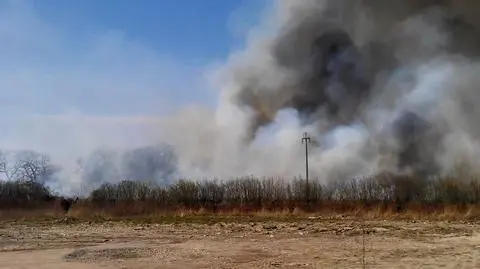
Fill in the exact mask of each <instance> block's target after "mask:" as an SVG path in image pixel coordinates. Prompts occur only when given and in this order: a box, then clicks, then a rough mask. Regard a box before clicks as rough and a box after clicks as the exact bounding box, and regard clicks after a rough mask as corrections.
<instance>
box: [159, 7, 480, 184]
mask: <svg viewBox="0 0 480 269" xmlns="http://www.w3.org/2000/svg"><path fill="white" fill-rule="evenodd" d="M275 3H277V6H276V7H275V11H274V13H273V16H272V17H271V18H268V20H267V21H266V23H265V25H264V28H261V29H257V31H256V32H255V33H254V34H252V36H251V38H250V39H249V42H248V44H247V48H246V49H245V51H243V52H241V53H237V54H235V55H232V57H231V59H230V60H229V62H228V64H227V65H226V66H225V67H224V68H223V69H222V70H220V72H219V78H220V79H219V84H220V88H221V92H220V95H221V97H220V103H219V107H218V109H217V110H216V111H214V112H211V111H208V110H206V109H204V110H202V109H195V108H192V109H191V110H185V111H182V112H180V115H177V116H176V117H174V119H170V120H169V121H168V122H167V123H166V126H168V128H166V129H164V133H163V135H164V138H166V139H169V140H170V141H171V142H172V143H174V145H175V148H176V151H177V152H178V157H179V170H180V171H181V173H183V174H187V175H193V176H202V175H216V176H221V177H222V176H238V175H242V174H257V175H284V176H287V175H298V174H300V173H302V171H303V159H302V149H303V148H302V147H301V145H300V137H301V134H302V133H303V132H304V131H308V132H309V133H310V134H311V135H312V136H313V138H314V139H315V141H316V145H318V147H315V148H314V149H313V151H312V155H311V169H312V170H313V171H312V174H313V175H315V176H317V177H319V178H321V179H325V180H327V179H331V180H337V179H346V178H349V177H352V176H357V175H371V174H375V173H379V172H387V171H388V172H393V173H437V174H442V173H448V172H449V171H450V170H451V169H453V167H454V166H455V165H456V164H459V163H463V164H468V165H470V167H471V168H472V169H478V168H477V167H480V166H478V163H477V162H478V161H477V160H479V158H478V157H480V147H479V143H478V141H477V138H478V137H479V135H480V128H478V127H476V124H475V119H476V118H477V117H478V116H480V110H479V109H476V108H475V107H476V104H477V103H478V101H480V100H479V99H480V95H479V94H478V90H477V84H478V82H480V78H479V76H478V74H480V73H479V71H480V68H479V67H480V66H479V64H478V57H479V56H480V16H479V15H480V1H474V0H460V1H459V0H455V1H454V0H444V1H440V0H438V1H434V0H408V1H407V0H405V1H385V0H357V1H352V0H301V1H299V0H282V1H276V2H275ZM477 113H478V115H477Z"/></svg>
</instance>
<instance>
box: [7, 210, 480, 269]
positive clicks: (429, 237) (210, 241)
mask: <svg viewBox="0 0 480 269" xmlns="http://www.w3.org/2000/svg"><path fill="white" fill-rule="evenodd" d="M0 268H14V269H20V268H38V269H42V268H49V269H58V268H69V269H81V268H93V269H94V268H125V269H126V268H131V269H133V268H147V269H149V268H189V269H191V268H480V224H479V223H467V222H413V221H408V222H407V221H402V222H400V221H399V222H395V221H369V222H361V221H355V220H325V219H312V218H310V219H305V220H304V221H297V222H275V221H263V222H260V221H259V222H250V223H248V222H246V223H222V222H220V223H215V224H193V223H182V224H134V223H125V222H103V223H90V222H74V223H70V221H69V219H62V220H57V221H49V222H46V221H44V222H35V223H34V222H25V221H23V222H0Z"/></svg>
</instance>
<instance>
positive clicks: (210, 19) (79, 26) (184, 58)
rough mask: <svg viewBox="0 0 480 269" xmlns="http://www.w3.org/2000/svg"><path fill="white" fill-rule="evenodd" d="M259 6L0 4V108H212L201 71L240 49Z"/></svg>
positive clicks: (109, 111)
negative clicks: (197, 105)
mask: <svg viewBox="0 0 480 269" xmlns="http://www.w3.org/2000/svg"><path fill="white" fill-rule="evenodd" d="M262 5H263V1H260V0H228V1H224V0H209V1H194V0H161V1H156V0H142V1H132V0H102V1H97V0H81V1H62V0H47V1H43V0H42V1H40V0H31V1H21V0H18V1H16V0H10V1H8V0H4V1H2V2H1V4H0V16H1V18H0V37H1V40H2V42H0V56H1V57H0V58H2V59H3V60H2V62H3V64H0V69H1V70H0V71H3V72H2V73H3V74H0V75H3V77H4V78H5V80H4V82H3V83H2V82H0V86H1V88H2V92H3V93H4V97H5V98H2V99H3V102H2V101H1V100H0V107H3V110H5V109H6V108H9V109H10V110H11V111H17V112H18V111H19V110H20V111H27V110H28V112H32V113H40V114H58V113H62V112H65V111H70V110H75V111H80V112H82V113H85V114H93V115H97V114H101V115H117V114H122V115H132V114H151V113H162V112H166V111H169V110H171V109H174V108H176V107H178V106H182V105H185V103H192V102H201V103H212V102H213V101H214V98H215V96H214V95H212V92H211V91H208V86H209V85H207V82H206V80H205V79H204V75H205V72H206V71H208V66H209V65H212V64H215V63H218V62H221V61H223V60H225V58H226V57H227V56H228V54H229V52H230V51H232V50H233V49H236V48H238V47H239V46H241V45H242V41H243V38H244V36H245V34H246V31H247V29H248V28H249V27H251V26H252V25H253V24H255V23H256V22H257V21H258V18H259V15H260V14H261V11H262V7H263V6H262ZM1 43H3V44H1ZM2 84H3V85H2ZM5 93H6V94H5Z"/></svg>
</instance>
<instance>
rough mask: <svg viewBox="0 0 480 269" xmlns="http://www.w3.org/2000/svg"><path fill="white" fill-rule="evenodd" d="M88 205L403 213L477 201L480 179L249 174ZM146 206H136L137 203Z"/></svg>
mask: <svg viewBox="0 0 480 269" xmlns="http://www.w3.org/2000/svg"><path fill="white" fill-rule="evenodd" d="M88 201H89V203H91V205H92V206H95V207H97V208H104V209H108V208H115V207H118V208H122V210H123V211H120V213H121V212H123V213H125V212H131V213H134V212H135V211H136V210H137V211H138V210H140V211H141V212H138V213H148V212H146V211H148V210H149V209H151V210H179V209H191V210H198V209H202V210H207V211H213V212H217V211H232V210H236V211H241V212H249V211H258V210H290V211H291V210H294V209H296V208H302V209H307V210H325V209H328V210H333V211H335V210H338V211H345V210H349V209H353V208H358V206H362V207H364V208H372V207H375V208H379V207H380V208H383V209H384V210H392V211H395V212H402V211H404V210H407V209H408V208H412V207H419V206H420V207H423V208H441V207H443V206H451V205H454V206H467V205H480V180H479V179H478V178H476V177H473V176H472V177H470V178H462V179H458V178H454V177H451V178H450V177H449V178H431V179H428V180H427V179H421V178H416V177H408V176H404V177H400V176H389V175H381V176H376V177H365V178H355V179H352V180H348V181H343V182H333V183H330V184H322V183H320V182H319V181H318V180H310V182H309V184H308V185H307V184H306V181H305V180H304V179H301V178H298V179H293V180H283V179H281V178H256V177H247V178H239V179H235V180H228V181H221V180H202V181H197V182H195V181H189V180H180V181H178V182H176V183H175V184H172V185H170V186H167V187H155V186H151V185H148V184H144V183H139V182H131V181H123V182H120V183H118V184H104V185H102V186H101V187H100V188H98V189H96V190H94V191H93V192H92V193H91V194H90V196H89V198H88ZM140 204H141V205H144V206H141V207H139V206H138V205H140Z"/></svg>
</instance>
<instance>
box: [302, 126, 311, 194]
mask: <svg viewBox="0 0 480 269" xmlns="http://www.w3.org/2000/svg"><path fill="white" fill-rule="evenodd" d="M310 141H311V138H310V136H309V135H308V133H304V134H303V137H302V144H305V181H306V182H305V183H306V196H307V203H309V202H310V185H309V182H308V143H310Z"/></svg>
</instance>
